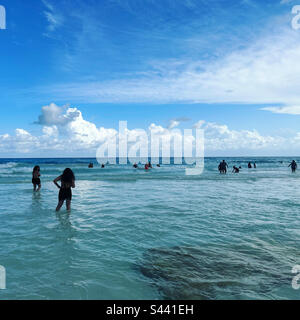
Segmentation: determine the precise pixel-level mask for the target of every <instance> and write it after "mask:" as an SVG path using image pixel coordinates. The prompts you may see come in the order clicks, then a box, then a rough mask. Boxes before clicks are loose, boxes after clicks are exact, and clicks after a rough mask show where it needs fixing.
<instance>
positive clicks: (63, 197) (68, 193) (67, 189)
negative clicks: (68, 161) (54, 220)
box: [53, 168, 75, 212]
mask: <svg viewBox="0 0 300 320" xmlns="http://www.w3.org/2000/svg"><path fill="white" fill-rule="evenodd" d="M59 181H60V182H61V185H59V184H58V182H59ZM53 183H54V184H55V185H56V186H57V188H58V189H60V190H59V195H58V205H57V207H56V211H57V212H58V211H59V210H60V209H61V207H62V206H63V204H64V202H65V201H66V206H67V210H68V211H70V210H71V201H72V188H75V176H74V173H73V171H72V170H71V169H69V168H67V169H65V171H64V172H63V174H62V175H61V176H59V177H57V178H56V179H55V180H53Z"/></svg>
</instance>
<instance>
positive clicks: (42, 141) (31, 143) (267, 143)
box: [0, 104, 300, 157]
mask: <svg viewBox="0 0 300 320" xmlns="http://www.w3.org/2000/svg"><path fill="white" fill-rule="evenodd" d="M39 119H40V120H41V119H42V121H39V123H40V125H41V126H42V133H41V135H32V134H31V133H30V132H28V131H26V130H24V129H16V130H15V134H14V135H9V134H4V135H0V154H19V155H22V154H28V155H35V156H44V155H46V154H47V155H48V156H54V157H55V156H58V155H62V156H95V154H96V149H97V148H98V147H99V146H101V144H103V143H104V142H106V141H109V140H111V139H112V138H114V137H115V136H116V135H117V134H118V131H117V130H116V129H112V128H104V127H97V126H96V125H95V124H94V123H92V122H90V121H87V120H85V119H84V118H83V116H82V113H81V111H80V110H78V109H77V108H70V107H69V108H66V107H59V106H57V105H55V104H50V105H49V106H46V107H43V108H42V114H41V116H40V118H39ZM175 122H176V121H175ZM175 122H172V124H173V125H171V126H169V127H168V128H165V127H163V126H161V125H157V124H155V123H152V124H150V125H149V127H148V128H147V130H146V133H145V131H144V130H141V129H132V130H129V129H127V134H128V141H129V148H130V147H132V146H135V145H136V146H138V144H139V143H142V144H143V143H146V142H147V139H148V141H150V133H152V134H155V135H156V136H160V137H164V138H166V139H170V141H174V139H175V141H176V138H178V137H179V136H180V135H181V134H183V131H181V130H180V129H178V128H176V127H175V125H176V124H178V122H179V121H177V122H176V123H175ZM116 125H117V124H116ZM129 125H130V124H129ZM171 127H172V129H171ZM193 127H194V128H199V129H203V130H204V132H205V150H206V155H207V156H208V155H240V154H247V155H249V154H253V155H272V154H275V155H282V154H283V155H284V154H287V153H288V154H290V153H291V152H295V154H296V152H297V150H298V149H299V147H300V132H299V133H292V132H290V133H288V134H283V135H281V136H279V135H278V136H268V135H262V134H260V133H259V132H258V131H257V130H255V129H253V130H232V129H230V128H229V127H228V126H227V125H225V124H218V123H213V122H206V121H205V120H199V121H198V122H197V123H195V124H194V126H193ZM145 139H146V140H145ZM172 139H173V140H172ZM177 141H179V140H177ZM171 145H172V143H171Z"/></svg>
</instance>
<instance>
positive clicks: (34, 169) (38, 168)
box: [32, 166, 40, 172]
mask: <svg viewBox="0 0 300 320" xmlns="http://www.w3.org/2000/svg"><path fill="white" fill-rule="evenodd" d="M35 171H40V167H39V166H35V167H34V168H33V171H32V172H35Z"/></svg>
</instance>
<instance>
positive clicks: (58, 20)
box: [42, 0, 64, 32]
mask: <svg viewBox="0 0 300 320" xmlns="http://www.w3.org/2000/svg"><path fill="white" fill-rule="evenodd" d="M42 3H43V4H44V5H45V7H46V10H45V11H44V15H45V17H46V19H47V21H48V32H53V31H55V30H56V29H57V28H58V27H60V26H61V25H62V24H63V21H64V19H63V15H62V14H61V13H60V12H58V11H57V10H56V9H55V7H54V5H53V4H52V3H50V2H48V1H47V0H42Z"/></svg>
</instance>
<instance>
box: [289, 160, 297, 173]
mask: <svg viewBox="0 0 300 320" xmlns="http://www.w3.org/2000/svg"><path fill="white" fill-rule="evenodd" d="M289 167H291V169H292V172H293V173H295V172H296V170H297V167H298V165H297V162H296V161H295V160H293V161H292V162H291V163H290V165H289Z"/></svg>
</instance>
